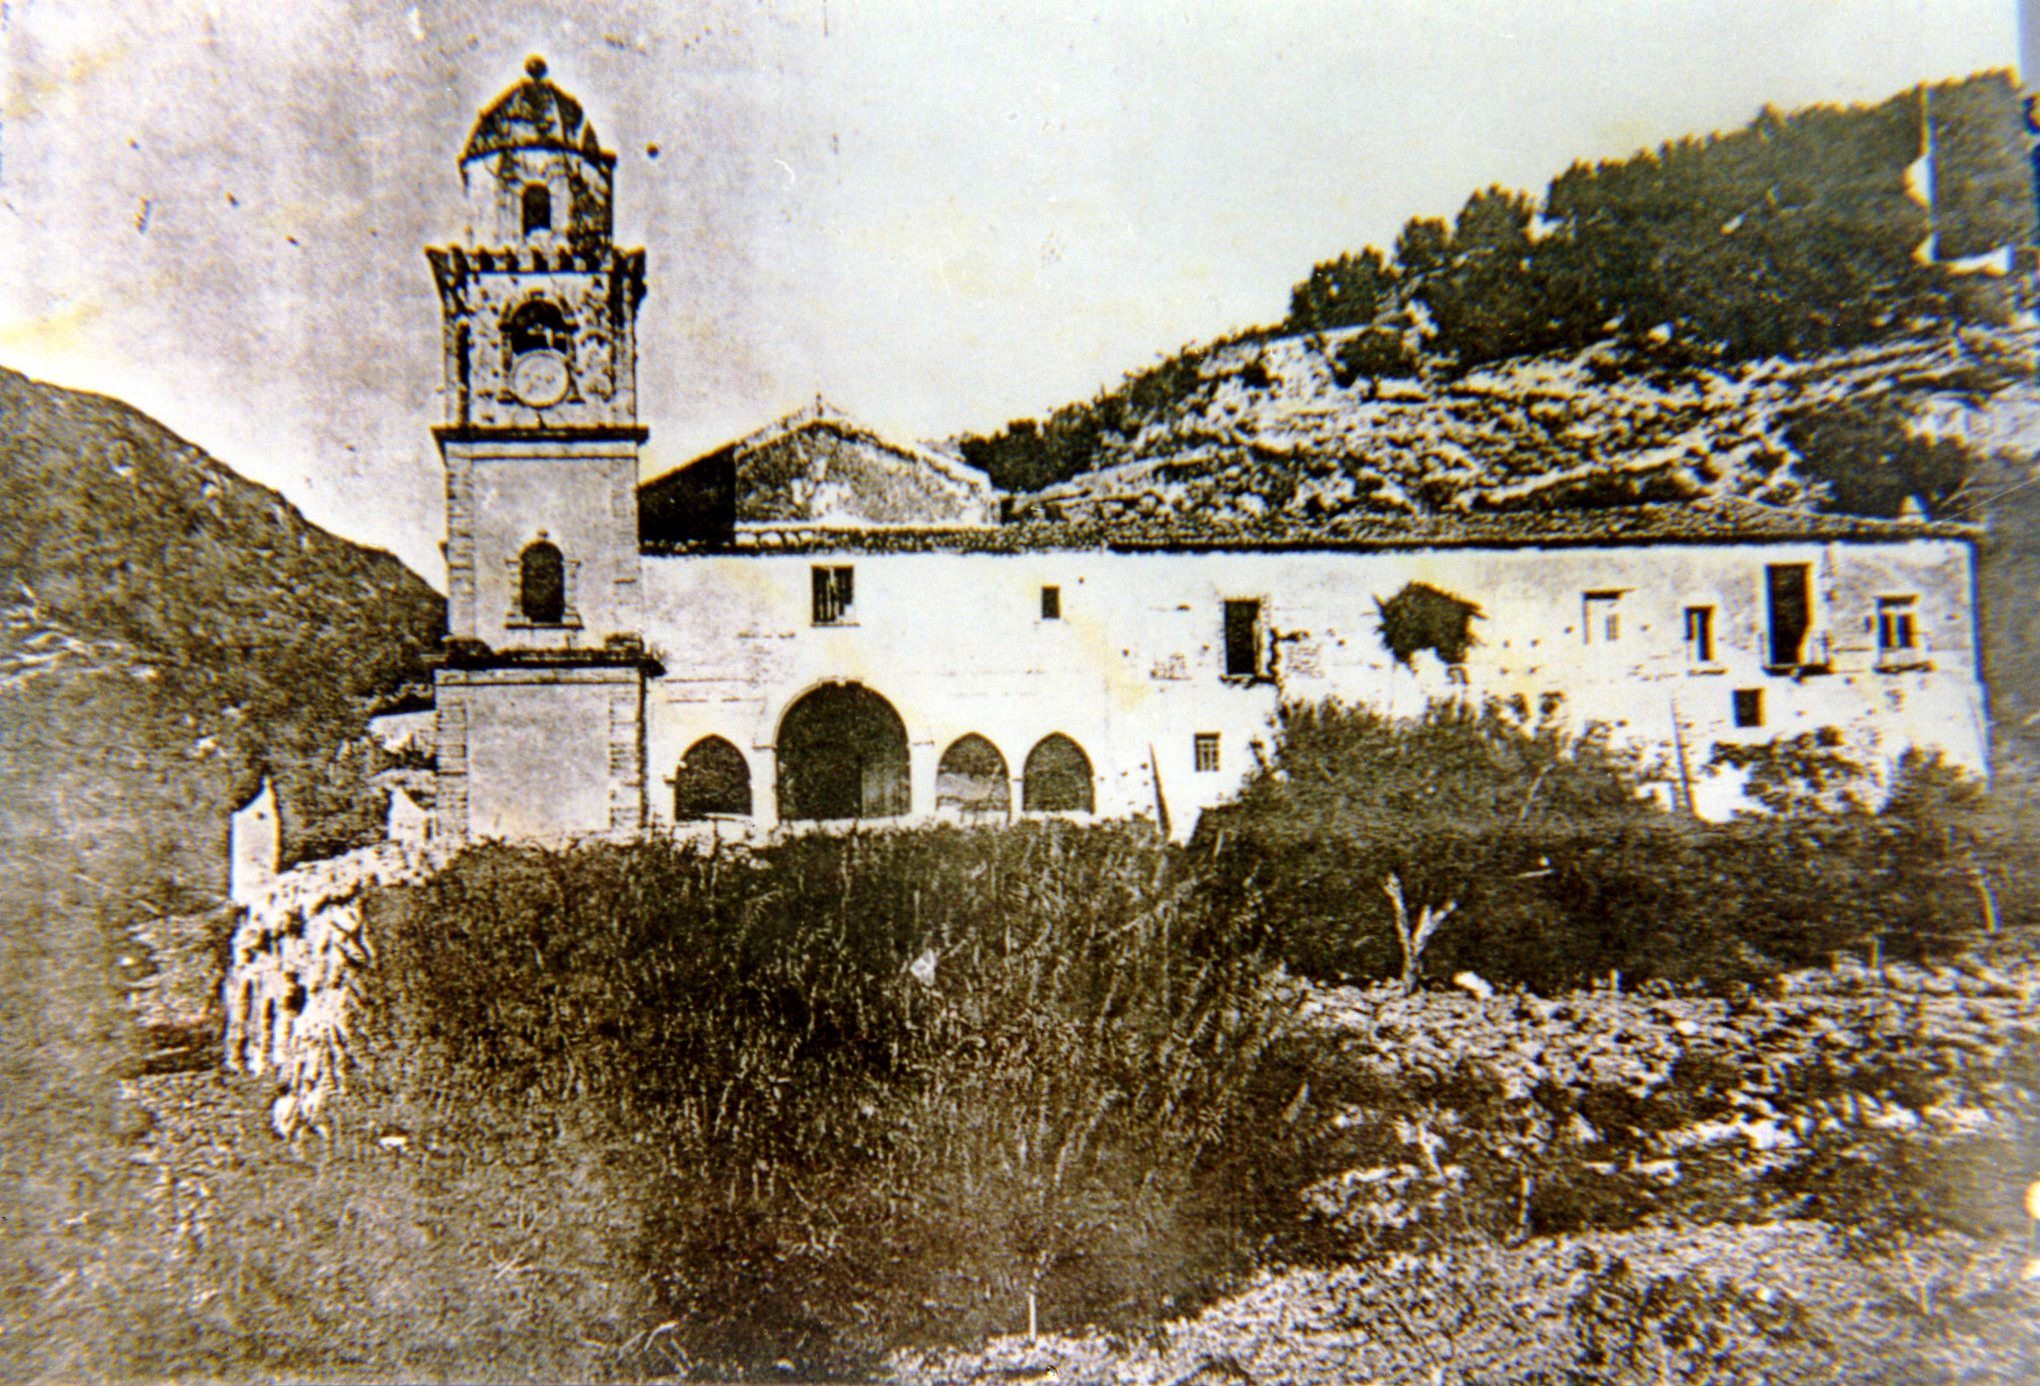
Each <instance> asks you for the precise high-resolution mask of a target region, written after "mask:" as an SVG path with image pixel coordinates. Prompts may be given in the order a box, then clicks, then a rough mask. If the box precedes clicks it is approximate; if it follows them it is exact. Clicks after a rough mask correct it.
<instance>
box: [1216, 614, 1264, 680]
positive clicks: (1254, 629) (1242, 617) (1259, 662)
mask: <svg viewBox="0 0 2040 1386" xmlns="http://www.w3.org/2000/svg"><path fill="white" fill-rule="evenodd" d="M1266 671H1267V666H1266V664H1265V662H1264V660H1263V659H1262V654H1261V603H1260V602H1259V601H1257V600H1253V599H1250V598H1246V599H1239V600H1233V601H1228V602H1227V603H1226V604H1225V673H1226V677H1227V678H1235V679H1240V678H1259V677H1260V676H1261V675H1262V674H1264V673H1265V672H1266Z"/></svg>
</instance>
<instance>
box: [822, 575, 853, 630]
mask: <svg viewBox="0 0 2040 1386" xmlns="http://www.w3.org/2000/svg"><path fill="white" fill-rule="evenodd" d="M813 571H814V584H815V624H816V625H818V626H840V625H846V624H848V623H849V621H850V620H851V601H852V598H853V596H854V594H855V591H856V589H855V587H854V585H853V584H852V581H851V573H852V570H851V569H849V568H823V567H816V568H815V569H814V570H813Z"/></svg>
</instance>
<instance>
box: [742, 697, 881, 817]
mask: <svg viewBox="0 0 2040 1386" xmlns="http://www.w3.org/2000/svg"><path fill="white" fill-rule="evenodd" d="M777 752H778V754H777V757H776V758H777V760H778V767H779V768H778V798H779V817H780V818H781V819H783V820H787V821H795V820H802V819H807V820H814V819H846V818H897V817H900V816H902V815H903V814H905V813H907V812H908V811H909V809H910V807H911V803H910V797H911V796H910V792H909V789H908V768H907V767H908V759H907V726H906V723H905V722H903V721H902V720H900V715H899V713H898V712H896V711H895V710H894V709H893V705H892V704H891V703H889V702H887V701H886V700H885V699H884V698H882V697H880V696H879V695H878V694H877V693H874V692H872V691H871V690H870V689H869V688H866V687H865V686H864V685H863V684H861V683H825V684H823V685H822V686H821V687H819V688H815V689H811V690H810V691H809V692H807V693H804V694H802V695H801V696H800V697H799V698H796V699H795V700H794V701H793V703H792V705H791V706H789V707H788V708H787V709H786V715H785V716H784V717H782V718H781V719H780V721H779V736H778V741H777Z"/></svg>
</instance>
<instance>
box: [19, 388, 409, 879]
mask: <svg viewBox="0 0 2040 1386" xmlns="http://www.w3.org/2000/svg"><path fill="white" fill-rule="evenodd" d="M0 488H4V493H5V495H6V497H7V505H6V508H5V510H4V513H0V608H4V611H0V727H4V740H0V776H4V784H5V789H4V793H5V796H6V799H7V803H8V810H7V813H8V822H7V825H6V826H7V838H8V840H9V846H10V848H11V849H16V850H19V849H21V848H23V847H24V846H25V845H26V844H27V843H28V842H30V841H34V842H37V843H48V842H50V841H51V840H52V839H54V838H57V837H62V838H65V839H67V840H68V841H69V843H70V846H71V848H72V849H73V850H76V851H79V852H81V853H83V854H85V855H86V856H88V857H99V856H104V855H106V854H108V853H111V854H113V855H114V856H118V857H119V858H121V861H120V864H119V865H118V866H115V865H113V864H112V863H111V862H108V863H107V864H106V866H107V869H108V870H109V871H111V872H112V873H113V874H114V875H115V876H117V877H118V878H119V879H121V880H122V881H123V882H125V883H126V888H128V889H130V890H140V891H143V892H144V893H154V892H157V891H160V890H162V889H165V888H172V889H175V888H183V889H190V890H196V891H197V892H199V893H200V894H206V893H212V892H217V891H218V890H220V889H221V888H222V887H223V885H224V879H225V877H224V845H225V836H224V834H225V816H226V814H227V813H228V811H229V810H230V809H231V808H232V807H233V805H234V801H235V800H236V799H237V798H238V797H239V796H240V795H243V794H245V793H246V792H248V790H249V789H250V788H251V787H252V784H253V782H254V780H255V779H256V778H257V777H259V775H260V774H261V773H262V772H263V771H264V770H267V771H269V772H270V773H272V774H273V775H274V776H275V777H276V778H277V780H278V782H279V785H280V788H281V792H282V795H283V800H284V803H285V806H286V827H285V830H286V851H288V852H293V853H295V854H303V853H308V852H317V851H320V850H324V849H325V848H326V847H327V846H329V845H331V844H333V843H335V842H340V841H345V840H347V839H348V838H350V837H353V836H357V835H358V834H359V833H360V831H361V830H362V829H363V828H364V827H365V826H366V822H365V819H364V818H363V813H364V809H363V808H362V806H360V805H358V804H356V803H354V802H353V800H354V799H355V798H356V797H357V794H356V790H357V788H358V778H357V777H355V776H353V775H352V774H351V773H350V772H349V771H348V770H347V769H345V768H344V766H343V762H345V761H346V760H347V759H348V757H350V756H357V757H358V756H359V755H360V754H361V753H360V751H359V750H358V749H350V743H352V742H355V741H356V740H357V739H358V738H359V737H360V736H361V734H362V730H363V725H364V720H365V717H366V711H367V700H368V699H369V698H372V697H373V696H374V695H376V694H377V693H379V692H382V691H384V690H387V689H389V688H392V687H394V686H395V685H397V684H398V683H400V682H402V681H403V680H404V679H405V678H407V677H416V676H417V675H418V672H419V670H420V667H421V663H420V661H421V659H422V657H423V656H424V654H425V653H426V652H427V651H428V650H430V649H431V648H432V647H433V646H434V645H435V644H436V642H437V640H438V637H439V633H440V631H441V629H442V627H443V621H444V602H443V599H442V598H441V597H440V596H439V595H438V594H437V593H435V592H434V591H433V590H432V589H431V588H430V587H428V586H427V585H426V584H425V583H424V582H423V581H422V580H421V579H419V578H418V577H417V576H416V575H415V574H413V573H412V572H410V571H409V570H408V569H406V568H405V567H404V566H403V565H402V564H401V563H399V562H398V561H397V560H396V559H394V558H392V557H391V556H389V555H388V554H385V553H380V552H374V551H370V550H366V549H363V548H360V547H359V546H357V545H354V544H350V543H348V542H346V541H345V540H342V539H339V538H337V537H335V536H334V535H331V534H328V533H326V532H325V531H324V530H321V529H319V528H318V527H317V526H315V525H313V524H311V523H310V522H308V521H307V520H306V519H305V518H304V517H303V516H302V515H300V514H299V513H298V512H297V510H296V509H295V508H294V507H293V506H291V505H290V503H289V502H288V501H286V500H284V499H283V498H282V497H281V496H280V495H278V494H277V493H275V492H274V491H271V490H269V489H268V488H266V487H262V486H258V485H255V484H254V483H252V482H250V481H247V480H245V479H244V478H242V477H240V476H238V475H236V474H235V473H234V472H233V471H231V470H230V469H228V468H227V467H226V466H224V465H222V464H221V463H219V462H218V461H216V460H214V459H213V458H211V457H208V456H207V455H206V454H205V453H204V452H202V451H200V450H199V449H198V448H196V447H193V446H192V445H191V444H189V443H186V442H184V441H183V440H181V439H179V438H177V437H175V436H174V435H172V434H171V433H170V432H169V431H168V430H166V429H164V428H163V427H161V426H160V425H159V424H157V423H155V422H154V421H152V420H150V419H149V418H147V417H145V416H144V415H142V414H140V413H139V412H137V411H136V410H134V409H132V408H130V407H128V406H127V405H124V404H121V403H119V402H117V401H114V400H110V399H105V398H101V397H99V396H96V395H90V394H84V393H80V392H76V391H70V390H64V389H59V388H56V387H54V386H49V385H44V384H40V383H37V382H34V381H31V380H28V379H27V378H25V377H23V376H21V375H18V374H15V373H13V372H10V371H0ZM138 872H139V873H141V875H140V876H138V875H137V873H138ZM143 876H145V877H147V878H148V879H146V881H145V880H143V879H142V878H141V877H143Z"/></svg>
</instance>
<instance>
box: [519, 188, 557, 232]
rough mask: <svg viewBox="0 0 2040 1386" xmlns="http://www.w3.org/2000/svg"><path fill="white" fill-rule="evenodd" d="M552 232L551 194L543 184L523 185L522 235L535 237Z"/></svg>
mask: <svg viewBox="0 0 2040 1386" xmlns="http://www.w3.org/2000/svg"><path fill="white" fill-rule="evenodd" d="M550 230H552V194H551V193H550V192H547V191H546V186H545V184H543V183H526V184H525V185H524V234H525V236H527V237H530V236H535V235H537V234H538V233H539V232H541V231H550Z"/></svg>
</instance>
